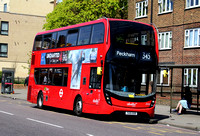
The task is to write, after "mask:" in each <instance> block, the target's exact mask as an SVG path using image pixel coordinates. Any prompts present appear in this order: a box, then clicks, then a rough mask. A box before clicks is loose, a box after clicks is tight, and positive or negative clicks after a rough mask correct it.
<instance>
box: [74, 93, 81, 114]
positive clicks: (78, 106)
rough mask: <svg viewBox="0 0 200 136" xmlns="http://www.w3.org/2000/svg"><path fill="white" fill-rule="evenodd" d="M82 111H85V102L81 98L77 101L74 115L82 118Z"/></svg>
mask: <svg viewBox="0 0 200 136" xmlns="http://www.w3.org/2000/svg"><path fill="white" fill-rule="evenodd" d="M82 109H83V101H82V98H81V97H78V98H77V99H76V101H75V104H74V113H75V115H77V116H81V115H82Z"/></svg>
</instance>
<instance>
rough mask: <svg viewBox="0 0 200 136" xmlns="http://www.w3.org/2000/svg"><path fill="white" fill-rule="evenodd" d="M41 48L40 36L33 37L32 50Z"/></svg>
mask: <svg viewBox="0 0 200 136" xmlns="http://www.w3.org/2000/svg"><path fill="white" fill-rule="evenodd" d="M41 47H42V35H37V36H36V37H35V44H34V50H35V51H38V50H41Z"/></svg>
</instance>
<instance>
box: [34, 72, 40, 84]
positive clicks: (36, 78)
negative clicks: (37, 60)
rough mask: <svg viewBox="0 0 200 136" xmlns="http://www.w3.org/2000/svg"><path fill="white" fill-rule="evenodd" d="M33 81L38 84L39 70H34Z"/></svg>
mask: <svg viewBox="0 0 200 136" xmlns="http://www.w3.org/2000/svg"><path fill="white" fill-rule="evenodd" d="M34 79H35V83H36V84H39V69H35V70H34Z"/></svg>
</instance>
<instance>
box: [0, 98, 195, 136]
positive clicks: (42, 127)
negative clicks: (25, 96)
mask: <svg viewBox="0 0 200 136" xmlns="http://www.w3.org/2000/svg"><path fill="white" fill-rule="evenodd" d="M144 135H145V136H165V135H166V136H195V135H196V136H197V135H199V132H197V131H192V130H187V129H181V128H176V127H171V126H166V125H162V124H148V123H145V122H144V121H141V120H140V119H139V120H138V119H136V118H134V119H131V118H128V119H125V118H120V119H119V117H115V118H112V119H111V118H110V116H106V117H104V118H103V117H102V116H99V115H89V114H87V115H84V116H83V117H76V116H74V115H73V113H72V112H71V111H67V110H62V109H56V108H50V107H45V108H44V109H38V108H36V105H34V104H31V103H29V102H27V101H24V100H13V99H10V98H4V97H0V136H144Z"/></svg>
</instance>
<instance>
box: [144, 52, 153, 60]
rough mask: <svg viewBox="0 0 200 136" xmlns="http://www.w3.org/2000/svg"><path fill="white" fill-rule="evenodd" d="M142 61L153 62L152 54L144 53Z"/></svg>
mask: <svg viewBox="0 0 200 136" xmlns="http://www.w3.org/2000/svg"><path fill="white" fill-rule="evenodd" d="M142 59H143V60H151V55H150V53H146V52H142Z"/></svg>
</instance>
